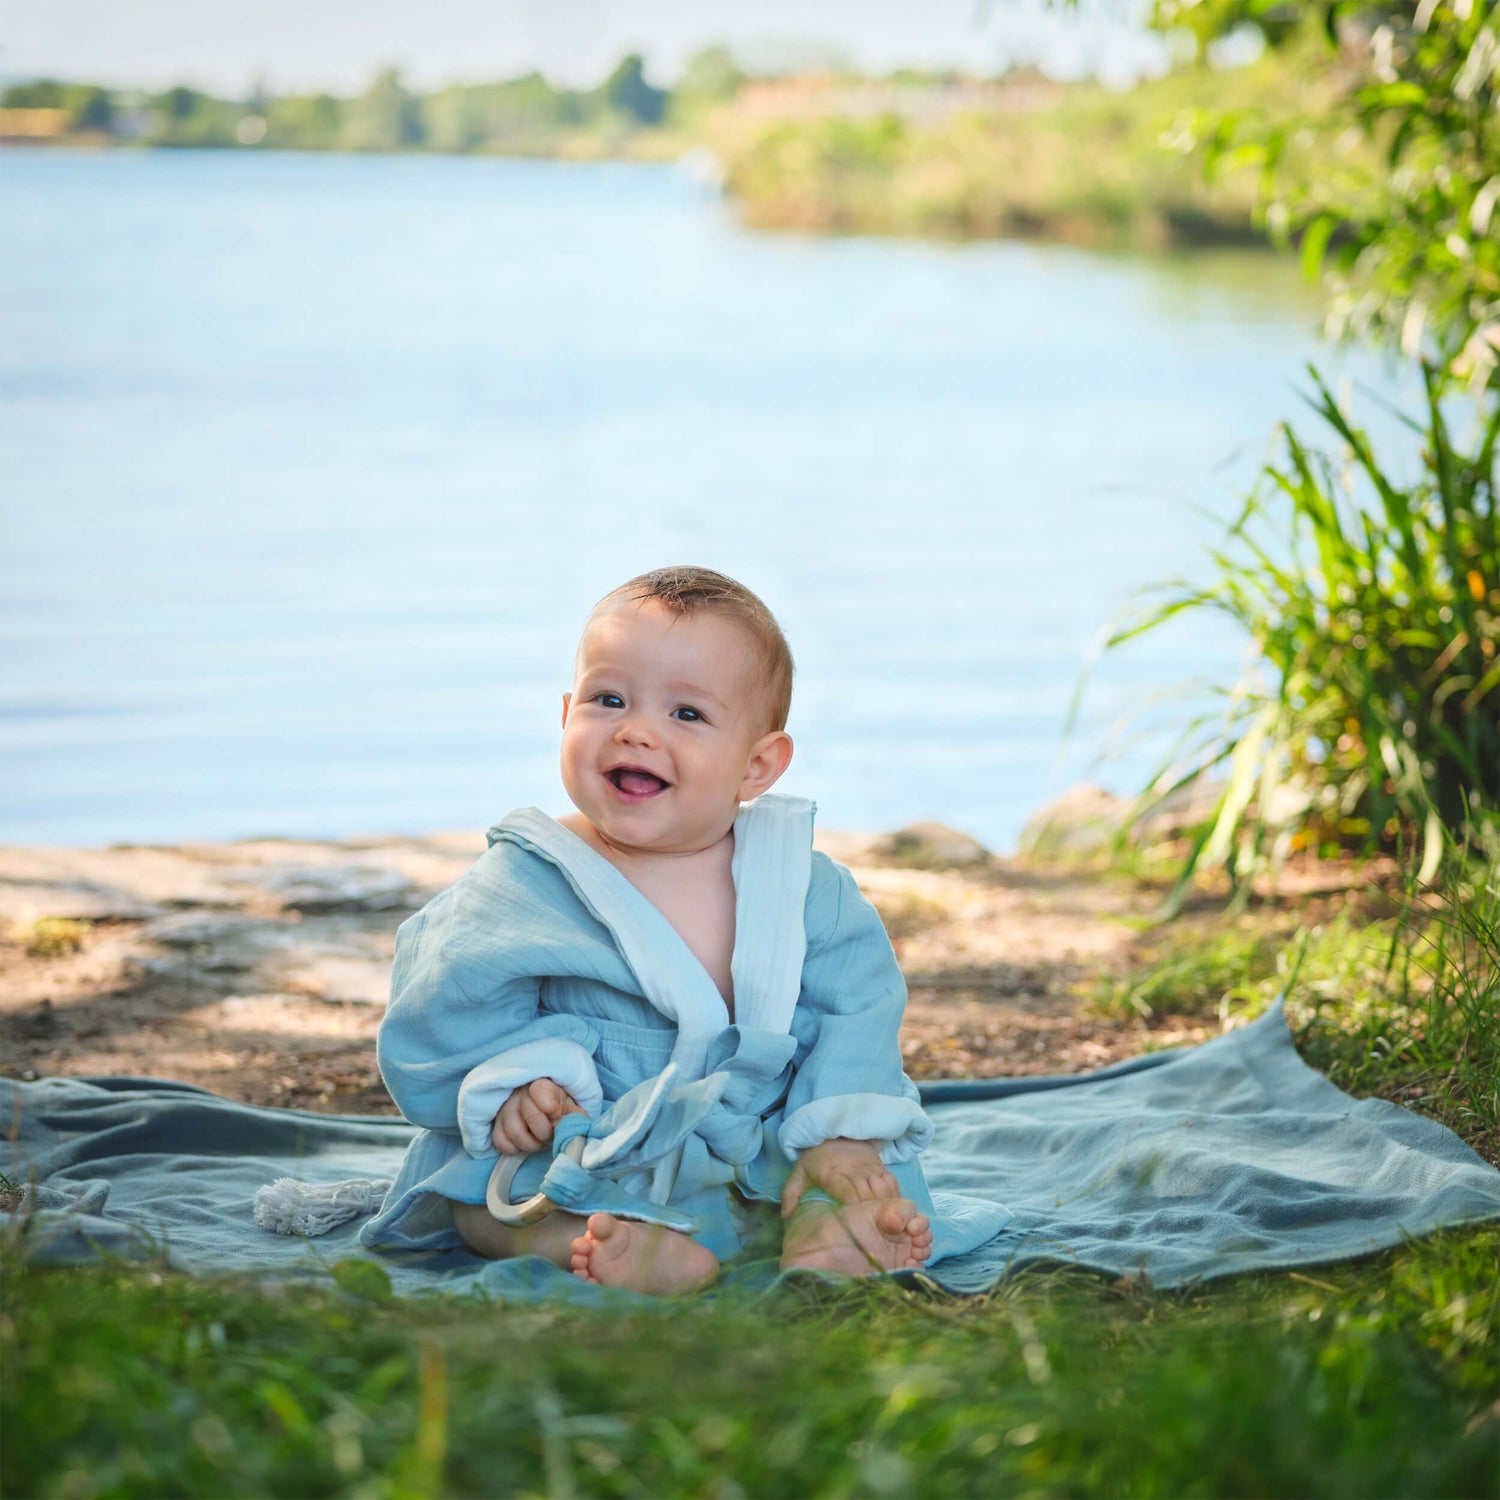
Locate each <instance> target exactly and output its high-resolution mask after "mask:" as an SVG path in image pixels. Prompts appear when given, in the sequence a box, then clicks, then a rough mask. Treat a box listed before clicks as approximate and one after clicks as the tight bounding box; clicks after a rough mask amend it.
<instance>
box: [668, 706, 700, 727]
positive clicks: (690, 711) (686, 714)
mask: <svg viewBox="0 0 1500 1500" xmlns="http://www.w3.org/2000/svg"><path fill="white" fill-rule="evenodd" d="M672 717H673V718H674V719H681V720H682V721H683V723H685V724H702V723H704V722H705V720H704V718H703V715H702V714H701V713H700V712H699V711H698V710H697V709H696V708H694V707H692V705H691V704H687V703H683V704H681V705H679V706H678V707H677V708H674V709H673V710H672Z"/></svg>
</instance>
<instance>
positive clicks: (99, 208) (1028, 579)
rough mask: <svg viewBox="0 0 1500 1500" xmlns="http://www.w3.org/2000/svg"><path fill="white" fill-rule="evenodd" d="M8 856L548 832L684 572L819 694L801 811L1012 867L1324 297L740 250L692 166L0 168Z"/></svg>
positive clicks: (209, 156) (60, 162)
mask: <svg viewBox="0 0 1500 1500" xmlns="http://www.w3.org/2000/svg"><path fill="white" fill-rule="evenodd" d="M0 271H3V274H0V540H3V557H4V561H3V564H0V567H3V594H0V838H3V839H4V840H6V841H26V842H65V843H78V842H107V841H143V842H152V841H167V840H178V839H186V838H225V837H235V836H245V835H255V834H262V833H288V834H301V835H342V834H353V833H359V832H367V831H377V830H379V831H412V832H417V831H422V830H426V829H432V828H438V827H443V828H453V827H471V826H472V827H483V826H485V825H486V824H487V823H489V822H490V821H493V820H494V819H495V818H497V817H498V816H499V815H501V814H502V813H504V812H505V811H506V810H507V809H509V808H511V807H513V806H517V805H521V804H526V803H537V804H539V805H541V806H542V807H545V808H547V809H549V810H552V811H558V810H561V808H562V806H563V805H564V804H563V800H562V793H561V787H560V783H559V781H558V778H557V773H556V767H555V757H556V740H557V718H558V708H559V695H560V693H561V692H562V691H563V689H564V688H565V687H566V686H567V679H568V673H569V665H570V662H571V656H572V650H573V646H574V642H575V639H576V635H577V631H578V628H579V625H580V623H581V621H582V618H583V616H584V615H585V613H586V612H587V610H588V609H589V607H590V606H591V605H592V603H593V602H594V600H595V599H596V598H597V597H598V596H599V595H601V594H602V593H604V592H605V591H606V590H608V589H609V588H611V587H612V586H613V585H615V584H616V583H618V582H620V581H622V580H624V579H625V578H627V577H629V576H631V575H632V574H634V573H636V572H639V571H642V570H644V569H645V568H648V567H651V566H654V565H657V564H660V563H664V562H679V561H691V562H699V563H704V564H707V565H709V566H712V567H716V568H719V569H722V570H723V571H725V572H728V573H731V574H733V575H735V576H736V577H739V578H741V579H743V580H744V581H745V582H747V583H749V584H750V585H751V586H752V587H754V588H755V589H757V590H758V591H759V592H760V593H762V594H763V596H764V597H765V598H766V599H767V601H768V602H769V603H770V604H771V605H772V607H773V608H774V609H775V610H776V611H777V612H778V614H779V615H780V617H781V619H782V621H783V623H784V625H785V627H786V630H787V634H788V636H789V638H790V640H791V642H792V646H793V649H794V651H795V652H796V655H797V659H798V669H799V677H798V687H797V697H796V702H795V705H794V709H793V720H792V723H791V725H790V728H791V729H792V731H793V734H794V737H795V739H796V741H797V756H796V761H795V763H794V765H793V768H792V770H791V771H790V772H789V773H788V776H787V777H786V779H785V780H784V781H783V783H782V789H784V790H789V791H793V792H797V793H801V794H804V795H810V796H813V797H815V798H816V799H817V800H818V802H819V805H820V808H821V817H822V820H823V821H824V822H825V823H826V824H828V825H829V826H835V827H845V828H891V827H896V826H899V825H901V824H902V823H905V822H908V821H911V820H914V819H918V818H940V819H943V820H945V821H947V822H950V823H953V824H956V825H958V826H960V827H963V828H966V829H968V830H970V831H972V832H973V833H975V834H977V835H978V836H979V837H980V838H982V839H984V840H986V841H988V842H990V843H991V844H992V845H994V846H996V847H998V848H1001V849H1004V848H1008V847H1009V846H1011V845H1012V844H1013V843H1014V840H1015V837H1016V835H1017V833H1018V831H1019V829H1020V827H1021V825H1022V823H1023V822H1024V820H1025V818H1026V816H1027V814H1028V812H1029V811H1030V810H1032V809H1033V808H1034V807H1035V806H1036V805H1037V804H1038V803H1039V802H1041V801H1043V800H1044V799H1046V798H1048V797H1050V796H1052V795H1055V794H1056V792H1057V791H1058V790H1060V789H1061V788H1062V787H1063V786H1064V785H1065V784H1066V783H1067V782H1068V781H1070V780H1071V779H1076V778H1077V777H1078V776H1080V775H1082V774H1085V773H1088V774H1090V775H1092V776H1093V777H1094V778H1095V779H1099V780H1103V781H1104V782H1105V783H1106V784H1110V785H1114V786H1115V787H1116V788H1117V789H1128V788H1129V787H1130V786H1131V785H1132V782H1133V779H1134V778H1138V777H1139V776H1140V775H1141V773H1142V771H1143V770H1144V768H1145V766H1146V765H1147V763H1148V760H1147V757H1148V752H1147V750H1146V749H1145V748H1137V749H1136V750H1134V751H1132V752H1131V753H1129V754H1127V755H1126V756H1125V757H1124V758H1123V759H1122V760H1119V761H1117V762H1115V763H1113V764H1112V765H1110V766H1107V767H1105V768H1103V769H1102V770H1090V765H1091V762H1092V760H1093V758H1094V756H1095V755H1096V753H1097V751H1098V750H1099V749H1100V747H1101V745H1102V744H1103V743H1104V740H1105V734H1106V731H1105V727H1104V726H1105V724H1106V723H1107V722H1108V721H1109V720H1110V719H1111V718H1113V716H1114V715H1115V714H1117V713H1118V712H1119V711H1120V710H1121V709H1123V708H1125V707H1127V706H1129V705H1131V704H1134V703H1138V702H1140V701H1141V700H1143V699H1144V698H1145V697H1146V696H1147V695H1148V694H1149V693H1151V692H1152V691H1154V690H1155V689H1157V688H1159V687H1161V686H1164V685H1166V684H1167V683H1170V682H1172V681H1175V680H1177V679H1179V678H1181V677H1182V676H1184V675H1187V674H1190V673H1200V672H1201V673H1206V674H1208V675H1210V676H1212V677H1215V678H1218V679H1219V680H1229V679H1231V678H1232V677H1233V676H1234V674H1235V673H1236V671H1237V668H1238V665H1239V650H1240V648H1239V644H1238V642H1237V641H1236V640H1235V639H1234V638H1233V637H1232V636H1231V635H1229V634H1228V633H1227V632H1226V631H1224V630H1221V629H1209V628H1207V627H1205V626H1203V625H1201V624H1200V625H1198V626H1196V627H1194V628H1193V629H1192V630H1191V631H1183V632H1179V633H1178V634H1177V635H1175V636H1173V637H1171V638H1164V639H1163V640H1161V641H1160V642H1156V643H1152V644H1150V645H1148V646H1146V647H1144V648H1143V649H1141V650H1138V651H1135V652H1133V653H1131V654H1129V655H1128V656H1120V657H1119V658H1118V659H1115V660H1110V661H1107V662H1106V664H1105V666H1104V668H1103V670H1102V671H1101V672H1100V673H1099V675H1098V677H1097V679H1096V686H1095V690H1094V691H1093V692H1092V693H1091V694H1090V697H1089V700H1088V704H1087V710H1086V714H1085V719H1084V722H1083V724H1082V725H1081V727H1080V729H1079V730H1078V731H1077V732H1076V733H1075V735H1074V737H1073V739H1072V740H1071V741H1070V742H1069V743H1068V744H1067V745H1066V746H1063V745H1062V743H1061V738H1060V737H1061V731H1062V728H1063V724H1064V721H1065V718H1066V715H1067V709H1068V705H1069V702H1070V699H1071V697H1072V694H1073V691H1074V688H1075V685H1076V682H1077V679H1078V674H1079V670H1080V667H1081V665H1082V663H1083V661H1084V659H1085V657H1086V655H1087V653H1088V651H1089V648H1090V645H1091V643H1092V642H1093V640H1094V639H1095V638H1096V637H1097V635H1098V633H1099V631H1100V629H1101V626H1102V625H1103V624H1104V622H1105V621H1106V620H1107V619H1108V618H1109V617H1110V615H1111V614H1112V612H1114V611H1115V610H1116V609H1118V608H1119V607H1120V606H1121V605H1122V604H1124V602H1125V601H1126V600H1127V599H1128V598H1129V597H1130V595H1131V594H1132V593H1133V592H1134V591H1135V590H1137V589H1138V588H1140V587H1141V586H1142V585H1144V584H1147V583H1149V582H1151V581H1153V580H1155V579H1158V578H1161V577H1163V576H1169V575H1174V574H1180V573H1184V572H1193V571H1195V570H1196V571H1200V572H1201V567H1200V564H1199V561H1198V559H1199V556H1200V551H1201V547H1202V545H1203V544H1204V542H1205V540H1207V539H1210V538H1211V537H1212V536H1213V535H1214V533H1215V525H1214V524H1213V523H1212V521H1211V519H1210V518H1211V517H1213V516H1220V517H1223V516H1228V515H1230V514H1231V513H1232V512H1233V510H1234V509H1235V504H1236V492H1237V490H1238V489H1239V488H1241V487H1243V485H1244V484H1245V483H1246V482H1247V481H1248V479H1249V478H1250V477H1251V476H1252V475H1253V473H1254V472H1255V470H1256V468H1257V466H1258V464H1259V462H1260V461H1261V459H1262V458H1263V457H1264V455H1265V453H1266V451H1267V446H1268V443H1269V441H1270V438H1271V434H1272V429H1273V427H1274V425H1275V423H1276V422H1277V421H1278V420H1279V419H1281V418H1284V417H1287V416H1290V415H1293V414H1294V413H1295V412H1296V410H1297V409H1298V400H1297V396H1296V391H1297V389H1298V387H1299V383H1300V380H1301V369H1302V365H1303V363H1304V361H1305V360H1306V359H1308V358H1309V357H1312V356H1314V355H1318V356H1319V357H1320V358H1322V359H1324V360H1325V362H1326V363H1328V364H1330V365H1332V366H1333V367H1334V368H1337V362H1336V361H1333V360H1332V359H1331V358H1330V357H1329V356H1328V353H1327V351H1326V350H1322V351H1320V349H1319V346H1318V342H1317V340H1316V338H1315V336H1314V333H1313V331H1312V329H1313V324H1314V322H1315V319H1316V305H1315V303H1313V302H1312V301H1311V300H1310V298H1309V296H1308V294H1307V293H1306V292H1305V291H1304V290H1302V289H1301V288H1300V286H1299V283H1298V281H1297V277H1296V272H1295V270H1294V269H1292V268H1290V267H1288V266H1284V265H1282V264H1279V263H1276V264H1272V263H1271V262H1269V260H1267V259H1266V258H1256V257H1248V258H1246V257H1210V258H1207V259H1198V260H1192V261H1162V260H1156V261H1153V260H1149V259H1116V258H1104V257H1099V256H1091V255H1088V254H1085V253H1082V252H1077V251H1072V250H1068V249H1062V248H1050V247H1036V246H1027V245H1015V244H1000V245H983V246H967V247H948V246H936V245H927V244H920V243H904V242H890V241H876V240H843V241H838V240H815V239H807V238H802V237H775V236H764V235H755V234H750V233H747V232H744V231H742V230H741V229H739V228H738V227H737V226H736V224H735V222H734V220H733V215H732V212H731V210H730V208H729V207H728V206H726V205H725V204H723V203H722V202H721V201H720V200H719V199H718V198H717V197H716V196H715V195H713V194H712V193H710V192H708V191H706V190H705V189H703V188H702V187H701V186H698V185H695V184H694V183H692V182H691V181H689V180H688V179H687V178H686V177H685V176H684V175H682V174H681V173H679V172H677V171H676V170H675V169H673V168H671V167H655V166H632V165H616V164H611V165H588V166H580V165H567V164H556V163H525V162H509V161H495V160H484V159H469V158H444V157H352V156H312V155H306V156H299V155H278V154H252V153H248V152H246V153H166V152H161V153H145V152H126V151H116V152H110V153H99V154H89V153H75V152H68V153H64V152H56V151H24V150H21V151H16V150H13V151H9V152H0Z"/></svg>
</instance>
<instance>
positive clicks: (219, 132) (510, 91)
mask: <svg viewBox="0 0 1500 1500" xmlns="http://www.w3.org/2000/svg"><path fill="white" fill-rule="evenodd" d="M744 80H745V74H744V73H743V72H742V71H741V70H740V69H739V67H738V66H737V65H736V64H735V62H734V60H733V59H732V58H731V57H730V55H729V53H728V52H727V51H726V50H725V49H724V48H722V47H712V48H708V49H706V50H705V51H703V52H700V53H699V54H698V55H697V56H695V57H694V58H692V59H691V60H690V61H689V62H688V64H687V66H686V67H685V68H684V70H683V73H682V76H681V78H680V79H679V80H678V81H677V83H676V84H675V85H674V86H673V87H672V88H670V89H665V88H659V87H657V86H656V85H655V84H653V83H652V82H651V81H650V80H649V79H648V78H647V77H646V74H645V66H644V60H643V59H642V58H641V56H640V55H639V54H638V53H631V54H629V55H627V56H626V57H623V58H621V60H620V61H619V63H618V64H617V65H616V66H615V67H614V69H613V70H612V71H611V72H610V74H609V76H608V77H607V78H605V79H604V80H603V82H602V83H600V84H598V85H597V86H596V87H594V88H591V89H570V88H560V87H558V86H556V85H554V84H553V83H551V82H550V81H549V80H548V79H546V78H545V77H543V76H542V75H541V74H540V73H528V74H526V75H524V76H522V77H518V78H510V79H505V80H502V81H499V82H495V83H463V84H450V85H448V86H447V87H445V88H441V89H438V90H436V91H434V92H432V93H427V94H423V93H419V92H416V91H414V90H411V89H409V88H407V87H406V86H405V85H404V84H403V83H402V80H401V76H400V74H399V72H397V71H396V70H395V69H393V68H392V69H387V70H385V71H384V72H382V73H380V74H379V75H378V76H377V77H376V78H375V79H374V80H373V81H372V82H371V84H370V85H369V87H368V88H366V89H365V90H364V91H363V93H360V94H357V95H355V96H353V97H341V96H339V95H336V94H330V93H315V94H282V95H271V94H269V93H267V92H266V91H264V90H260V89H256V90H252V92H251V94H250V95H249V97H247V98H244V99H225V98H220V97H218V96H216V95H214V94H210V93H206V92H203V91H201V90H198V89H192V88H187V87H184V86H179V87H176V88H170V89H166V90H163V91H161V92H159V93H143V92H140V91H134V90H112V89H107V88H103V87H100V86H99V85H97V84H92V83H76V82H74V83H68V82H62V81H59V80H55V79H37V80H33V81H30V82H26V83H17V84H12V85H11V86H10V87H9V88H7V89H5V90H4V92H3V93H0V109H7V110H49V111H57V112H59V115H60V118H58V119H57V121H56V131H55V133H57V134H60V135H63V136H73V137H78V136H83V137H92V138H104V139H118V140H129V141H134V142H137V143H139V144H142V145H150V146H196V147H214V146H247V145H255V146H266V147H279V148H281V149H284V150H305V151H403V150H429V151H453V152H467V151H503V152H508V153H515V154H529V153H532V152H538V153H540V152H544V151H549V150H552V149H555V148H556V146H557V144H558V143H559V141H560V140H562V139H564V138H566V137H569V136H573V137H578V138H581V139H587V138H589V137H593V138H595V139H600V140H603V141H606V142H608V141H611V140H618V139H622V138H625V137H628V136H630V135H633V134H637V133H639V132H641V131H645V130H652V129H657V128H660V127H663V126H669V125H674V124H682V123H685V122H688V121H690V120H691V119H693V118H694V117H695V116H696V115H697V114H698V113H699V112H700V111H701V110H703V109H704V108H706V107H709V106H711V105H713V104H716V103H719V102H721V101H723V100H725V99H728V98H731V97H733V95H734V94H735V93H736V92H737V91H738V89H739V87H740V85H741V84H742V83H743V82H744Z"/></svg>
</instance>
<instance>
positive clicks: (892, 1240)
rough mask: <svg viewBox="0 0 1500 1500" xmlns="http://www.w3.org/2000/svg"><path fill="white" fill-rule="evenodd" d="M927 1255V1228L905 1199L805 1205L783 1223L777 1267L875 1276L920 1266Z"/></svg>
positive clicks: (923, 1218)
mask: <svg viewBox="0 0 1500 1500" xmlns="http://www.w3.org/2000/svg"><path fill="white" fill-rule="evenodd" d="M931 1254H932V1226H931V1225H930V1224H929V1223H928V1222H927V1217H926V1215H925V1214H919V1213H918V1212H917V1207H916V1204H914V1203H912V1202H911V1201H910V1200H909V1199H907V1198H867V1199H864V1200H862V1201H860V1202H858V1203H825V1202H821V1201H811V1202H809V1201H804V1202H802V1203H801V1204H799V1205H798V1207H797V1210H796V1212H794V1213H793V1214H792V1216H791V1218H789V1219H788V1220H787V1225H786V1238H785V1240H784V1242H783V1244H782V1249H781V1269H782V1270H783V1271H791V1270H795V1269H799V1268H800V1269H806V1270H813V1271H837V1272H839V1274H840V1275H843V1276H874V1275H877V1274H878V1273H880V1272H881V1271H904V1270H909V1269H912V1268H914V1267H916V1266H920V1265H922V1264H923V1263H924V1262H925V1261H926V1260H927V1257H928V1256H929V1255H931Z"/></svg>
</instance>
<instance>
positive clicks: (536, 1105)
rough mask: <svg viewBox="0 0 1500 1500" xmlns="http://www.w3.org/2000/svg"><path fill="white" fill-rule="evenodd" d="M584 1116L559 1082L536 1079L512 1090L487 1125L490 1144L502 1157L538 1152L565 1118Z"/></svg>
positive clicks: (579, 1105) (582, 1111) (575, 1101)
mask: <svg viewBox="0 0 1500 1500" xmlns="http://www.w3.org/2000/svg"><path fill="white" fill-rule="evenodd" d="M584 1113H586V1111H585V1110H584V1108H583V1106H582V1105H581V1104H579V1102H578V1101H577V1100H576V1099H575V1098H574V1097H573V1096H572V1095H571V1094H570V1093H569V1092H568V1091H567V1090H566V1089H565V1088H563V1086H562V1085H561V1084H560V1083H557V1082H555V1081H554V1080H553V1079H551V1078H535V1079H533V1080H532V1081H531V1082H530V1083H526V1084H522V1085H521V1087H520V1088H518V1089H512V1090H511V1091H510V1096H509V1097H508V1098H507V1099H506V1101H505V1103H504V1104H502V1105H501V1106H500V1108H499V1110H498V1111H497V1112H496V1115H495V1119H494V1123H493V1124H492V1125H491V1126H490V1143H491V1144H492V1145H493V1146H494V1148H495V1150H497V1151H498V1152H500V1153H501V1155H502V1156H526V1155H529V1154H530V1153H531V1152H533V1151H540V1150H541V1149H542V1147H543V1146H545V1145H546V1144H547V1142H548V1141H550V1140H551V1139H552V1132H553V1131H554V1130H555V1129H556V1128H557V1123H558V1121H559V1120H561V1119H562V1118H563V1116H564V1115H581V1114H584Z"/></svg>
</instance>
